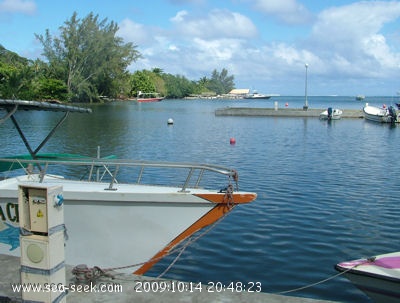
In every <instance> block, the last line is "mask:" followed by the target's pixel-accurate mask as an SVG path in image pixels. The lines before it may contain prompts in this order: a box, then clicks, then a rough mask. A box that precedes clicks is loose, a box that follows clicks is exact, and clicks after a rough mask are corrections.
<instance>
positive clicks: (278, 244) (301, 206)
mask: <svg viewBox="0 0 400 303" xmlns="http://www.w3.org/2000/svg"><path fill="white" fill-rule="evenodd" d="M274 101H278V102H279V106H284V105H285V103H286V102H287V103H288V106H289V107H293V108H301V107H302V106H303V104H304V98H298V97H274V98H272V99H270V100H268V101H243V100H242V101H228V100H225V101H222V100H219V101H204V100H202V101H182V100H173V101H171V100H166V101H163V102H160V103H153V104H136V103H119V102H116V103H113V104H109V105H101V106H100V105H99V106H94V107H93V110H94V112H93V114H92V115H85V114H71V115H70V117H69V119H68V120H67V121H66V122H65V124H64V126H63V128H62V129H61V130H60V131H59V132H57V133H56V135H55V136H54V137H53V139H52V140H50V141H49V143H48V145H47V147H45V148H44V149H43V152H46V151H47V152H71V153H82V154H86V155H93V156H95V155H96V148H97V146H98V145H100V146H101V150H102V154H103V155H107V154H116V155H118V157H120V158H134V159H145V160H165V161H190V162H205V163H214V164H221V165H226V166H230V167H234V168H236V169H237V170H238V172H239V182H240V183H239V185H240V187H241V189H242V190H248V191H255V192H257V193H258V198H257V200H256V201H255V202H253V203H251V204H248V205H243V206H239V207H236V208H235V209H234V211H233V212H232V213H231V214H230V215H229V216H228V217H226V218H225V219H224V220H223V221H221V222H220V223H219V224H218V225H217V226H216V227H215V228H213V229H212V230H211V231H210V232H209V233H208V234H207V235H206V236H204V237H202V238H200V239H199V240H198V241H197V242H195V243H194V244H193V245H192V246H190V247H188V248H187V249H186V250H185V251H184V253H183V254H182V255H181V257H180V259H179V260H178V261H177V262H176V263H175V265H174V266H173V267H172V268H171V269H170V270H169V271H168V272H167V273H166V274H165V275H164V278H173V279H179V280H184V281H201V282H204V283H205V282H207V281H221V282H223V283H229V282H231V281H242V282H249V281H253V282H255V281H259V282H261V283H262V290H263V291H264V292H270V293H279V292H283V291H287V290H291V289H294V288H298V287H303V286H306V285H309V284H312V283H315V282H318V281H321V280H323V279H326V278H328V277H331V276H333V275H335V274H336V273H337V272H336V271H335V270H334V268H333V266H334V265H335V264H336V263H338V262H340V261H343V260H349V259H355V258H359V257H365V256H373V255H376V254H381V253H387V252H392V251H397V250H399V244H400V240H399V237H398V234H399V229H400V228H399V225H398V218H399V217H400V216H399V215H400V210H399V205H398V198H397V197H398V196H399V195H400V185H399V182H398V181H399V180H398V173H399V168H400V165H399V164H398V158H399V157H398V146H399V145H398V144H399V141H400V140H399V139H400V129H399V128H400V126H396V127H390V126H389V125H380V124H375V123H371V122H367V121H364V120H363V119H354V120H353V119H343V120H340V121H333V123H327V122H323V121H319V120H318V119H316V118H308V119H306V118H268V117H216V116H215V115H214V110H215V109H216V108H221V107H225V106H254V107H261V106H268V107H272V106H273V103H274ZM308 102H309V106H310V107H311V108H327V107H329V106H332V107H337V108H341V109H346V108H360V109H361V108H362V106H363V104H364V103H365V102H368V103H370V104H374V105H382V104H386V105H390V104H393V103H394V102H398V101H397V100H396V98H393V97H387V98H382V97H380V98H368V97H367V98H366V99H365V100H364V101H363V102H360V101H355V99H354V97H351V98H350V97H349V98H346V97H309V99H308ZM54 115H56V116H57V115H58V116H57V117H59V114H54V113H47V112H37V113H34V114H29V115H28V114H27V113H20V114H19V116H18V118H19V120H20V121H21V122H23V123H25V124H26V126H28V125H29V126H30V125H34V127H33V128H32V129H34V131H35V132H34V133H33V134H30V136H28V137H29V139H30V140H32V141H33V142H34V143H33V145H34V147H35V146H36V145H37V144H38V143H39V142H40V138H42V137H43V134H44V133H45V132H46V131H47V130H48V129H49V128H51V127H52V126H53V125H54V118H53V117H54ZM168 118H173V119H174V122H175V123H174V125H173V126H167V119H168ZM25 129H26V130H27V132H28V131H29V129H28V127H26V128H25ZM10 133H11V134H13V135H14V134H15V135H16V130H15V129H14V128H13V126H12V125H11V122H10V121H8V122H6V123H3V124H0V138H1V142H2V143H1V146H0V154H4V155H8V154H13V153H14V152H15V151H16V152H17V153H25V150H24V147H23V145H22V141H21V140H20V139H17V140H16V139H15V138H13V136H10ZM231 137H234V138H236V144H235V145H230V144H229V139H230V138H231ZM174 258H175V256H170V257H167V258H166V259H165V260H163V261H162V262H160V263H159V264H157V265H156V266H155V267H154V268H153V270H151V272H150V273H149V274H150V275H153V276H157V275H159V274H160V273H161V272H163V271H164V269H165V268H166V267H167V266H168V265H169V263H170V262H171V261H172V260H173V259H174ZM290 295H295V296H304V297H311V298H320V299H329V300H337V301H342V302H369V301H368V298H367V297H365V296H364V295H363V294H362V293H361V292H360V291H358V290H357V289H356V288H355V287H353V285H352V284H351V283H350V282H348V280H347V279H345V278H343V277H336V278H334V279H332V280H329V281H327V282H325V283H322V284H319V285H317V286H313V287H310V288H307V289H305V290H302V291H298V292H294V293H290Z"/></svg>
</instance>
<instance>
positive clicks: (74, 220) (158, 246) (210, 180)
mask: <svg viewBox="0 0 400 303" xmlns="http://www.w3.org/2000/svg"><path fill="white" fill-rule="evenodd" d="M0 109H3V110H5V111H6V114H5V115H4V116H3V117H2V118H1V119H0V121H1V122H4V121H6V120H8V118H11V120H12V122H13V123H14V125H15V127H16V129H17V130H18V132H19V134H20V135H21V137H22V138H23V141H24V143H25V145H26V147H27V149H28V151H29V155H17V156H9V157H4V158H0V164H1V165H0V169H1V170H2V172H3V174H2V176H3V178H0V212H1V214H2V216H1V218H2V220H0V253H3V254H11V255H16V256H18V255H19V254H20V250H19V249H18V247H19V223H18V222H19V212H18V188H19V186H20V185H24V186H37V185H40V186H55V185H61V186H62V189H63V196H64V206H65V209H64V214H65V225H66V228H67V232H68V235H69V240H68V241H67V242H66V263H67V264H70V265H77V264H82V263H83V264H85V263H86V264H87V265H89V266H99V267H101V268H118V269H119V270H124V271H127V272H135V273H137V274H144V273H145V272H146V271H147V270H149V269H150V268H151V267H152V265H154V264H155V263H156V262H157V261H159V260H160V259H161V258H162V257H163V256H165V255H167V254H169V253H170V252H171V251H173V249H174V248H175V247H177V245H178V244H180V243H182V242H183V241H184V240H185V239H187V238H188V237H190V236H191V235H192V234H193V233H195V232H196V231H198V230H200V229H202V228H204V227H206V226H208V225H211V224H213V223H215V222H217V221H218V220H219V219H221V218H223V217H224V216H225V215H226V214H227V213H229V212H230V211H231V210H232V209H233V208H234V207H235V206H236V205H238V204H243V203H248V202H251V201H253V200H254V199H255V198H256V196H257V195H256V194H255V193H252V192H245V191H239V189H238V175H237V173H236V171H235V170H233V169H229V168H225V167H222V166H219V165H209V164H207V165H205V164H196V163H169V162H150V161H135V160H126V159H116V158H115V157H106V158H100V157H95V158H91V157H84V156H74V155H70V154H67V155H62V154H61V155H59V154H57V155H55V154H39V150H40V149H41V147H42V146H44V144H45V143H46V142H47V140H49V138H50V137H51V134H53V133H54V132H55V130H56V129H57V128H58V127H59V126H60V125H61V122H62V121H63V120H64V119H65V118H66V117H67V115H68V113H70V112H80V113H89V112H90V110H89V109H84V108H77V107H73V106H65V105H53V104H47V103H45V102H35V101H22V100H0ZM19 110H47V111H61V112H64V113H65V115H64V116H63V117H62V119H61V120H60V122H59V123H58V124H57V125H56V126H55V127H54V128H53V130H52V131H51V132H50V134H49V136H47V137H46V138H45V139H44V140H43V141H42V143H41V144H39V147H38V148H36V149H33V148H31V146H30V145H29V142H28V141H27V140H26V137H25V135H24V133H23V132H22V129H21V127H20V125H19V124H18V121H17V119H16V118H17V117H16V116H18V115H16V113H18V111H19ZM0 112H1V111H0ZM30 127H31V126H30ZM79 168H83V170H82V171H83V173H84V174H80V173H79V172H80V171H81V170H80V169H79ZM172 176H175V177H176V179H175V178H172ZM216 180H219V181H221V182H223V183H222V184H225V186H224V188H222V189H221V188H215V187H213V186H212V185H213V184H215V181H216Z"/></svg>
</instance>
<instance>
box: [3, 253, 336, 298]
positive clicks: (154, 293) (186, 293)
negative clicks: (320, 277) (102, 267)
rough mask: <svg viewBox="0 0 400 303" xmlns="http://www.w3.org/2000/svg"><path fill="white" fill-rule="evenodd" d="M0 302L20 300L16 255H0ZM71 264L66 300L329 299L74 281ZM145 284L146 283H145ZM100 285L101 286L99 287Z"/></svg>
mask: <svg viewBox="0 0 400 303" xmlns="http://www.w3.org/2000/svg"><path fill="white" fill-rule="evenodd" d="M0 268H1V278H0V302H4V303H5V302H9V303H15V302H22V299H21V296H22V294H21V291H20V292H18V291H15V290H14V291H13V287H14V288H15V287H16V286H18V285H21V284H20V281H21V279H20V270H19V268H20V258H18V257H12V256H7V255H1V254H0ZM71 270H72V267H71V266H66V272H67V274H66V282H67V285H65V288H69V291H68V294H67V295H66V297H65V298H66V301H67V302H80V303H89V302H135V303H147V302H163V303H169V302H171V303H177V302H197V303H203V302H204V303H210V302H240V303H242V302H243V303H253V302H254V303H255V302H257V303H259V302H268V303H317V302H320V303H322V302H324V303H327V302H333V301H325V300H315V299H308V298H301V297H292V296H283V295H275V294H267V293H262V292H260V293H257V292H253V293H249V292H239V291H238V292H235V291H233V292H232V291H221V292H216V291H214V292H211V291H210V290H206V289H205V287H203V289H202V291H200V290H199V289H194V288H193V289H192V291H190V290H188V289H187V288H186V289H184V288H182V287H181V286H182V285H183V284H186V285H187V284H188V283H184V282H178V281H171V280H163V279H156V278H152V277H145V276H137V275H130V274H121V273H115V272H114V273H113V275H112V276H113V277H111V276H109V277H106V276H104V277H101V278H99V279H97V280H96V282H95V283H92V284H83V285H82V284H77V283H76V280H75V277H74V276H73V275H72V273H71ZM163 281H164V282H166V283H169V284H170V283H175V282H176V283H181V284H179V285H178V284H175V286H177V287H176V288H175V289H174V291H172V289H170V290H169V291H161V287H159V286H161V284H160V283H162V282H163ZM146 283H147V284H146ZM151 284H152V285H153V287H152V288H153V289H152V290H151V289H150V290H149V289H148V288H147V287H146V286H145V285H147V286H149V285H151ZM103 286H104V288H102V287H103Z"/></svg>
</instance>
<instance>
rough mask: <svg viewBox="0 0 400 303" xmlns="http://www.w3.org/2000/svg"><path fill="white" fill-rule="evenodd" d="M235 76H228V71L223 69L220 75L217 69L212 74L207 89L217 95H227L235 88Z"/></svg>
mask: <svg viewBox="0 0 400 303" xmlns="http://www.w3.org/2000/svg"><path fill="white" fill-rule="evenodd" d="M234 79H235V77H234V76H228V70H227V69H225V68H223V69H222V71H221V72H220V73H219V72H218V71H217V70H216V69H214V71H213V72H212V75H211V79H210V81H209V82H208V83H207V88H208V89H210V90H212V91H214V92H216V93H217V94H227V93H229V92H230V91H231V90H232V89H233V88H235V83H234Z"/></svg>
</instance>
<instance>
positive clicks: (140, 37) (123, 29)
mask: <svg viewBox="0 0 400 303" xmlns="http://www.w3.org/2000/svg"><path fill="white" fill-rule="evenodd" d="M117 35H118V36H120V37H122V38H124V40H125V41H127V42H133V43H134V44H142V43H143V44H144V43H146V42H148V40H149V38H150V39H151V35H149V33H148V30H147V29H146V28H145V27H144V26H143V25H142V24H139V23H135V22H133V21H132V20H130V19H124V20H122V22H121V23H120V24H119V30H118V33H117Z"/></svg>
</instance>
